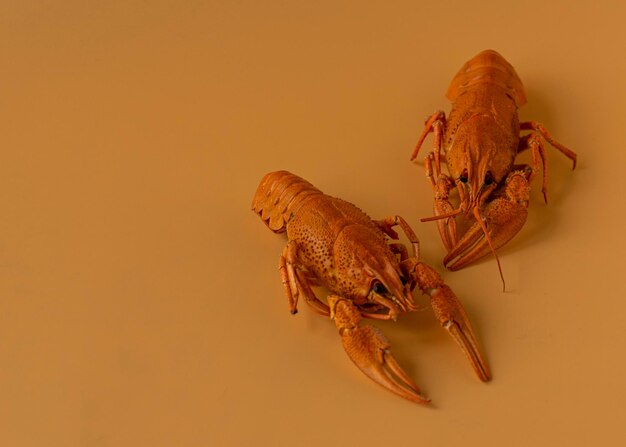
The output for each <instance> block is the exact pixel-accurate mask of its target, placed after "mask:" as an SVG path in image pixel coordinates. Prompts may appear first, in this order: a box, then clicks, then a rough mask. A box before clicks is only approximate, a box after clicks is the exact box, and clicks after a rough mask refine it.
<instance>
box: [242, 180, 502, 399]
mask: <svg viewBox="0 0 626 447" xmlns="http://www.w3.org/2000/svg"><path fill="white" fill-rule="evenodd" d="M252 210H253V211H254V212H255V213H256V214H258V215H259V216H260V217H261V219H262V220H263V222H264V223H265V224H266V225H267V226H268V227H269V228H270V229H271V230H272V231H274V232H275V233H282V232H286V233H287V245H286V247H285V248H284V250H283V253H282V255H281V256H280V262H279V270H280V276H281V279H282V282H283V285H284V290H285V294H286V296H287V302H288V304H289V310H290V312H291V313H292V314H295V313H296V312H297V304H298V300H299V299H300V298H303V299H304V300H305V301H306V302H307V304H309V305H310V306H311V308H312V309H313V310H314V311H315V312H317V313H319V314H321V315H324V316H329V317H330V318H331V319H333V320H334V321H335V324H336V326H337V329H338V330H339V335H340V336H341V339H342V342H343V346H344V349H345V351H346V353H347V354H348V356H349V357H350V358H351V359H352V361H353V362H354V363H355V364H356V366H357V367H358V368H359V369H360V370H361V371H362V372H363V373H364V374H365V375H367V376H368V377H369V378H371V379H372V380H374V381H375V382H377V383H378V384H379V385H381V386H383V387H385V388H386V389H387V390H389V391H391V392H393V393H395V394H397V395H399V396H401V397H403V398H405V399H408V400H410V401H413V402H419V403H427V402H428V401H429V399H428V398H426V397H425V396H424V395H423V394H422V393H421V391H420V389H419V387H418V386H417V385H416V384H415V382H414V381H413V380H412V379H411V378H410V377H409V376H408V374H406V372H404V370H403V369H402V368H401V367H400V366H399V364H398V362H397V361H396V360H395V358H394V357H393V355H392V354H391V352H390V350H389V346H390V345H389V342H388V341H387V340H386V338H385V337H384V336H383V335H382V333H381V332H380V331H379V330H378V329H376V328H375V327H373V326H369V325H364V326H362V325H361V324H360V321H361V319H362V318H364V317H365V318H370V319H384V320H389V319H391V320H396V318H397V317H398V316H399V314H401V313H403V312H410V311H414V310H417V305H416V304H415V301H414V299H413V295H412V292H413V290H414V289H415V288H416V287H417V288H418V289H419V290H420V291H421V292H422V293H424V294H426V295H428V296H430V303H431V307H432V309H433V311H434V314H435V316H436V318H437V319H438V320H439V322H440V323H441V325H442V326H443V327H444V328H445V329H446V330H447V331H448V333H449V334H450V335H451V336H452V338H453V339H454V340H455V341H456V343H457V344H458V345H459V346H460V348H461V350H462V351H463V352H464V353H465V355H466V356H467V358H468V359H469V361H470V363H471V365H472V367H473V369H474V371H475V373H476V375H477V376H478V377H479V378H480V380H483V381H488V380H490V378H491V373H490V371H489V367H488V365H487V362H486V361H485V359H484V357H483V355H482V353H481V351H480V348H479V345H478V341H477V337H476V335H475V334H474V331H473V330H472V327H471V325H470V322H469V319H468V317H467V315H466V312H465V310H464V309H463V307H462V305H461V303H460V301H459V300H458V298H457V297H456V296H455V294H454V293H453V292H452V290H451V289H450V287H448V286H447V285H446V284H445V283H444V282H443V280H442V279H441V276H440V275H439V274H438V273H437V272H436V271H435V270H434V269H433V268H432V267H430V266H428V265H427V264H425V263H423V262H422V261H420V260H419V254H418V253H419V242H418V240H417V236H416V235H415V233H414V232H413V230H412V229H411V227H410V226H409V225H408V224H407V223H406V221H405V220H404V219H403V218H401V217H400V216H394V217H390V218H386V219H382V220H372V219H371V218H369V217H368V216H367V215H366V214H365V213H364V212H363V211H361V210H360V209H359V208H357V207H356V206H354V205H353V204H351V203H349V202H346V201H344V200H341V199H338V198H334V197H330V196H328V195H326V194H323V193H322V192H321V191H320V190H319V189H317V188H315V187H314V186H313V185H312V184H310V183H309V182H307V181H306V180H304V179H302V178H300V177H298V176H296V175H294V174H291V173H289V172H287V171H278V172H272V173H269V174H267V175H266V176H265V177H263V179H262V180H261V183H260V185H259V187H258V189H257V191H256V194H255V195H254V198H253V200H252ZM396 225H399V226H400V228H402V230H403V231H404V233H405V234H406V236H407V238H408V240H409V241H410V243H411V253H410V254H409V250H408V249H407V247H406V246H405V245H403V244H401V243H398V242H391V241H389V239H390V238H391V239H394V240H397V239H398V234H397V233H396V232H395V231H394V229H393V227H394V226H396ZM314 286H325V287H326V288H327V289H328V290H329V291H330V295H329V296H328V297H327V300H326V302H325V301H324V300H322V299H319V298H318V297H317V296H316V295H315V293H314V292H313V289H312V288H313V287H314Z"/></svg>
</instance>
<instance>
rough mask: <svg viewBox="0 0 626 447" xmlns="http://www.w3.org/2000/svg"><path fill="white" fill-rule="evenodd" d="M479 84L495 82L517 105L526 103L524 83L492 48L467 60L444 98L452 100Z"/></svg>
mask: <svg viewBox="0 0 626 447" xmlns="http://www.w3.org/2000/svg"><path fill="white" fill-rule="evenodd" d="M481 84H495V85H497V86H500V87H502V88H503V89H505V90H506V92H507V94H508V95H509V96H511V98H513V100H514V101H515V104H516V105H517V107H521V106H523V105H524V104H526V92H525V91H524V85H523V84H522V81H521V80H520V78H519V76H518V75H517V73H516V72H515V69H514V68H513V66H512V65H511V64H509V63H508V62H507V61H506V59H504V58H503V57H502V56H500V54H499V53H497V52H496V51H494V50H485V51H482V52H480V53H478V54H477V55H476V56H474V57H473V58H471V59H470V60H469V61H467V62H466V63H465V64H464V65H463V66H462V67H461V69H460V70H459V72H458V73H457V74H456V76H454V78H452V82H451V83H450V86H449V87H448V91H447V92H446V98H448V99H449V100H450V101H451V102H454V101H455V100H456V98H457V97H458V96H459V95H461V94H463V93H465V92H466V91H467V90H469V89H471V88H473V87H475V86H476V85H481Z"/></svg>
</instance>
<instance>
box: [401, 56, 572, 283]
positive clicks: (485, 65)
mask: <svg viewBox="0 0 626 447" xmlns="http://www.w3.org/2000/svg"><path fill="white" fill-rule="evenodd" d="M446 97H447V98H448V99H449V100H450V101H451V102H452V110H451V111H450V113H449V115H448V117H447V118H446V115H445V113H444V112H442V111H438V112H435V113H434V114H433V115H432V116H431V117H430V118H429V119H428V120H427V121H426V127H425V129H424V131H423V133H422V135H421V136H420V138H419V140H418V142H417V145H416V147H415V149H414V150H413V153H412V154H411V160H415V158H416V157H417V155H418V152H419V149H420V147H421V146H422V143H423V142H424V139H425V138H426V136H427V135H428V134H429V133H430V132H432V133H433V135H434V143H433V150H432V151H431V152H430V153H429V154H428V155H427V156H426V158H425V163H424V165H425V169H426V175H427V177H428V178H429V180H430V182H431V184H432V187H433V191H434V213H435V217H433V218H427V219H422V220H423V221H427V220H437V221H438V227H439V233H440V235H441V240H442V241H443V244H444V246H445V248H446V250H447V251H448V253H447V255H446V256H445V258H444V260H443V263H444V265H445V266H446V267H447V268H449V269H450V270H458V269H460V268H463V267H465V266H466V265H468V264H470V263H472V262H474V261H476V260H478V259H479V258H482V257H483V256H485V255H487V254H489V253H494V255H496V250H497V249H498V248H500V247H502V246H503V245H505V244H506V243H507V242H509V241H510V240H511V238H513V236H515V235H516V234H517V233H518V232H519V231H520V230H521V229H522V227H523V226H524V223H525V222H526V217H527V215H528V203H529V194H530V183H531V181H532V179H533V178H534V177H535V176H536V175H537V174H538V173H539V171H540V166H539V165H540V164H541V166H542V175H543V186H542V191H543V196H544V200H545V201H546V203H547V200H548V199H547V186H548V169H547V158H546V149H545V144H544V141H547V142H548V143H550V144H551V145H552V146H553V147H555V148H556V149H557V150H559V151H560V152H561V153H563V154H564V155H565V156H566V157H568V158H569V159H570V160H571V161H572V163H573V168H575V167H576V154H575V153H574V152H573V151H571V150H570V149H568V148H566V147H565V146H563V145H562V144H560V143H558V142H557V141H555V140H554V139H553V138H552V136H551V135H550V134H549V133H548V131H547V130H546V129H545V128H544V127H543V126H542V125H541V124H540V123H538V122H536V121H527V122H522V123H520V122H519V118H518V114H517V109H518V108H519V107H521V106H522V105H524V104H525V103H526V94H525V92H524V86H523V85H522V82H521V81H520V79H519V77H518V76H517V73H516V72H515V69H514V68H513V67H512V66H511V64H509V63H508V62H507V61H506V60H505V59H504V58H503V57H502V56H500V54H498V53H497V52H495V51H493V50H485V51H483V52H481V53H479V54H478V55H476V56H475V57H473V58H472V59H470V60H469V61H468V62H466V63H465V65H463V67H461V69H460V70H459V72H458V73H457V74H456V76H455V77H454V78H453V79H452V82H451V83H450V87H449V88H448V91H447V93H446ZM521 131H530V133H528V134H526V135H523V136H520V132H521ZM526 149H530V151H531V155H532V162H531V164H530V165H526V164H516V158H517V156H518V154H519V153H520V152H522V151H524V150H526ZM442 162H445V164H446V165H447V171H448V172H447V173H444V172H442V170H441V163H442ZM454 189H456V191H457V192H458V202H459V203H458V206H454V205H453V202H452V200H451V193H452V191H453V190H454ZM459 216H464V217H465V218H466V220H468V221H469V222H470V223H471V225H469V228H468V229H467V231H466V232H465V233H464V234H462V235H460V236H459V235H458V234H457V222H456V219H457V218H458V217H459ZM472 222H473V223H472ZM496 260H497V261H498V268H499V269H500V263H499V260H498V259H497V255H496ZM500 275H501V276H502V270H501V269H500ZM502 281H503V284H504V278H503V279H502Z"/></svg>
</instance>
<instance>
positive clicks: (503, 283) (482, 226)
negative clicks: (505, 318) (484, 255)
mask: <svg viewBox="0 0 626 447" xmlns="http://www.w3.org/2000/svg"><path fill="white" fill-rule="evenodd" d="M473 211H474V217H475V218H476V221H477V222H478V224H479V225H480V228H482V230H483V233H484V234H485V239H487V243H488V244H489V248H490V249H491V253H493V256H494V257H495V258H496V263H497V264H498V272H500V279H501V280H502V292H506V283H505V281H504V274H503V273H502V265H501V264H500V258H498V253H496V249H495V248H493V243H492V242H491V237H490V236H489V231H487V226H486V225H485V221H484V220H483V218H482V216H481V215H480V212H479V211H478V206H475V207H474V210H473Z"/></svg>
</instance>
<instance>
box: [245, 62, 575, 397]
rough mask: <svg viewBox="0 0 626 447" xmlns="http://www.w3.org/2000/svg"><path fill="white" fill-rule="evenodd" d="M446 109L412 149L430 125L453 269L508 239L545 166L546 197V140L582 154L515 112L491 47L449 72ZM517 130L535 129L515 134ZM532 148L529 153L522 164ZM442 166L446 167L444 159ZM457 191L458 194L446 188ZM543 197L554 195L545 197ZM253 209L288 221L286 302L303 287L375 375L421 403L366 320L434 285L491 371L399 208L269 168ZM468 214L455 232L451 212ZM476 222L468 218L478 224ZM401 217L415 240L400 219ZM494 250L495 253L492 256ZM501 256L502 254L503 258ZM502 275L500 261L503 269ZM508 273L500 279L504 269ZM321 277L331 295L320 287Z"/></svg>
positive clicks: (520, 91)
mask: <svg viewBox="0 0 626 447" xmlns="http://www.w3.org/2000/svg"><path fill="white" fill-rule="evenodd" d="M446 96H447V98H448V99H449V100H450V101H451V102H452V110H451V112H450V114H449V115H448V117H447V118H446V116H445V114H444V113H443V112H436V113H435V114H433V115H432V116H431V117H430V118H429V119H428V120H427V121H426V128H425V129H424V132H423V133H422V135H421V136H420V138H419V141H418V143H417V146H416V148H415V150H414V151H413V153H412V155H411V160H413V159H415V158H416V156H417V154H418V150H419V148H420V146H421V145H422V143H423V141H424V138H425V137H426V136H427V134H429V133H431V132H432V133H433V135H434V144H433V150H432V151H431V152H430V153H429V154H428V155H427V156H426V158H425V163H424V166H425V170H426V175H427V177H428V179H429V180H430V182H431V184H432V187H433V191H434V213H435V216H434V217H433V218H430V219H427V220H437V222H438V227H439V232H440V234H441V239H442V241H443V244H444V246H445V248H446V249H447V251H448V253H447V255H446V256H445V258H444V264H445V265H446V266H447V267H448V268H449V269H451V270H456V269H459V268H462V267H464V266H465V265H467V264H469V263H471V262H473V261H475V260H477V259H478V258H481V257H483V256H485V255H487V254H489V253H494V255H495V252H496V250H497V249H498V248H499V247H501V246H503V245H504V244H506V243H507V242H508V241H509V240H510V239H511V238H512V237H513V236H514V235H515V234H517V233H518V232H519V231H520V229H521V228H522V226H523V225H524V222H525V221H526V216H527V208H528V202H529V190H530V188H529V184H530V182H531V180H532V179H533V177H535V176H536V175H537V174H538V173H540V172H541V173H542V177H543V188H542V191H543V194H544V198H546V188H547V169H546V152H545V147H544V140H545V141H548V142H549V143H550V144H551V145H552V146H554V147H555V148H556V149H558V150H559V151H561V152H562V153H563V154H565V155H566V156H567V157H568V158H570V159H571V160H572V162H573V164H574V167H575V165H576V154H575V153H574V152H572V151H571V150H569V149H567V148H565V147H564V146H562V145H561V144H559V143H557V142H556V141H554V140H553V139H552V137H551V136H550V135H549V134H548V132H547V131H546V130H545V128H544V127H543V126H542V125H541V124H539V123H537V122H535V121H530V122H523V123H520V122H519V119H518V114H517V109H518V107H520V106H522V105H523V104H524V103H525V102H526V97H525V93H524V87H523V86H522V82H521V81H520V79H519V77H518V76H517V74H516V73H515V70H514V69H513V67H512V66H511V65H510V64H509V63H508V62H507V61H506V60H505V59H504V58H503V57H502V56H500V55H499V54H498V53H496V52H495V51H492V50H486V51H483V52H481V53H479V54H478V55H476V56H475V57H474V58H472V59H471V60H469V61H468V62H467V63H466V64H465V65H463V67H462V68H461V69H460V71H459V72H458V73H457V75H456V76H455V77H454V78H453V79H452V82H451V84H450V87H449V88H448V92H447V94H446ZM520 131H530V133H528V134H526V135H523V136H520ZM526 149H529V150H530V151H531V156H532V158H531V160H532V162H531V164H530V165H521V164H516V157H517V155H518V154H519V153H520V152H522V151H524V150H526ZM442 161H444V162H445V164H446V165H447V171H448V172H447V174H446V173H444V172H443V171H442V170H441V163H442ZM453 190H456V191H457V193H458V200H455V202H458V205H457V206H456V207H455V206H454V205H453V202H452V201H451V199H450V197H451V193H452V192H453ZM546 200H547V198H546ZM252 209H253V210H254V212H255V213H257V214H259V216H260V217H261V219H262V220H263V221H264V222H265V223H266V224H267V226H268V227H269V228H270V229H271V230H272V231H274V232H276V233H281V232H284V231H286V232H287V238H288V242H287V246H286V247H285V249H284V250H283V253H282V255H281V256H280V267H279V269H280V276H281V278H282V282H283V285H284V289H285V294H286V295H287V300H288V303H289V310H290V311H291V313H294V314H295V313H296V311H297V303H298V299H299V298H300V297H302V298H304V300H305V301H306V302H307V303H308V304H309V305H310V306H311V307H312V309H313V310H314V311H315V312H317V313H319V314H321V315H325V316H330V317H331V318H332V319H333V320H334V321H335V324H336V325H337V328H338V330H339V334H340V336H341V339H342V341H343V346H344V348H345V350H346V352H347V354H348V356H349V357H350V358H351V359H352V361H353V362H354V363H355V364H356V365H357V366H358V367H359V369H360V370H361V371H363V373H365V374H366V375H367V376H368V377H370V378H371V379H372V380H374V381H375V382H377V383H378V384H380V385H382V386H383V387H385V388H387V389H388V390H390V391H392V392H394V393H396V394H398V395H400V396H401V397H403V398H406V399H408V400H411V401H414V402H420V403H426V402H428V401H429V400H428V399H427V398H426V397H424V396H423V395H422V393H421V392H420V389H419V388H418V386H417V385H416V384H415V383H414V382H413V380H412V379H411V378H410V377H409V376H408V375H407V374H406V373H405V372H404V371H403V370H402V368H401V367H400V366H399V365H398V363H397V361H396V360H395V359H394V357H393V356H392V354H391V353H390V351H389V343H388V342H387V340H386V339H385V337H384V336H383V335H382V334H381V333H380V332H379V331H378V330H377V329H376V328H374V327H372V326H367V325H366V326H361V325H360V320H361V319H362V318H363V317H365V318H371V319H392V320H395V319H396V318H397V316H398V314H399V313H401V312H408V311H412V310H416V309H417V306H416V304H415V302H414V300H413V296H412V292H413V290H414V289H415V288H416V287H417V288H418V289H419V290H420V291H421V292H422V293H424V294H427V295H429V296H430V300H431V305H432V309H433V311H434V314H435V316H436V318H437V319H438V320H439V322H440V323H441V325H442V326H443V327H444V328H445V329H446V330H447V331H448V333H449V334H450V335H451V336H452V337H453V339H454V340H455V342H456V343H457V344H458V345H459V346H460V348H461V349H462V351H463V352H464V353H465V355H466V356H467V358H468V359H469V361H470V363H471V365H472V367H473V369H474V371H475V372H476V375H477V376H478V377H479V378H480V379H481V380H482V381H488V380H490V378H491V373H490V370H489V366H488V365H487V362H486V360H485V357H484V356H483V354H482V353H481V351H480V348H479V344H478V341H477V337H476V335H475V333H474V331H473V330H472V328H471V325H470V322H469V319H468V317H467V315H466V313H465V311H464V309H463V307H462V305H461V303H460V301H459V300H458V298H457V297H456V296H455V294H454V293H453V292H452V290H451V289H450V288H449V287H448V286H447V285H446V284H445V283H444V282H443V280H442V279H441V276H440V275H439V274H438V273H437V272H436V271H435V270H434V269H433V268H432V267H430V266H428V265H427V264H425V263H423V262H422V261H420V259H419V245H418V239H417V237H416V235H415V233H414V232H413V230H412V229H411V227H410V226H409V225H408V223H407V222H406V221H405V220H404V219H403V218H402V217H400V216H392V217H388V218H385V219H382V220H372V219H371V218H369V217H368V216H367V215H366V214H365V213H363V212H362V211H361V210H360V209H358V208H357V207H356V206H354V205H352V204H351V203H349V202H346V201H344V200H341V199H338V198H334V197H330V196H328V195H325V194H323V193H322V192H321V191H320V190H318V189H317V188H315V187H314V186H313V185H312V184H310V183H309V182H307V181H306V180H304V179H302V178H300V177H298V176H296V175H293V174H291V173H289V172H287V171H278V172H272V173H269V174H267V175H266V176H265V177H264V178H263V179H262V181H261V184H260V185H259V187H258V189H257V191H256V194H255V196H254V199H253V201H252ZM463 218H464V219H466V220H469V221H470V225H469V227H468V228H467V230H466V231H465V233H464V234H463V235H461V236H459V235H457V228H456V219H463ZM472 221H473V223H471V222H472ZM395 226H399V227H400V228H402V230H403V232H404V233H405V234H406V236H407V238H408V240H409V242H410V243H411V247H410V250H409V249H407V248H406V247H405V246H404V245H403V244H400V243H398V242H393V241H389V239H391V240H394V241H395V240H397V239H398V234H397V233H396V231H395V230H394V229H393V228H394V227H395ZM496 259H497V255H496ZM498 266H499V262H498ZM500 274H501V275H502V272H501V270H500ZM503 284H504V279H503ZM315 286H325V287H326V288H327V289H328V290H329V291H330V295H329V296H328V298H327V303H324V302H323V301H322V300H320V299H318V298H317V297H316V295H315V293H314V292H313V289H312V288H313V287H315Z"/></svg>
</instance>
